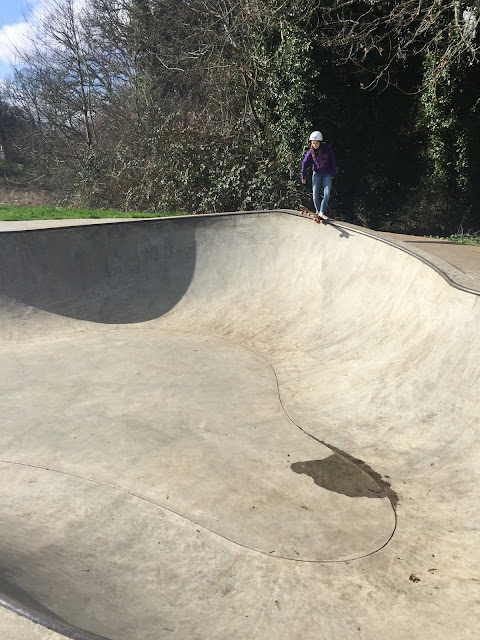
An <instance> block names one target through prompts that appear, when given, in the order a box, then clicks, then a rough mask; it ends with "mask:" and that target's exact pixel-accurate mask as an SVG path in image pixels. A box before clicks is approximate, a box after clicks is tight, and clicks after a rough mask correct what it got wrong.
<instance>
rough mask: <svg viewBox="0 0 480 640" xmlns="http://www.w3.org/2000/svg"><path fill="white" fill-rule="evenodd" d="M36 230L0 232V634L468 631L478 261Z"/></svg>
mask: <svg viewBox="0 0 480 640" xmlns="http://www.w3.org/2000/svg"><path fill="white" fill-rule="evenodd" d="M12 224H14V223H12ZM67 224H69V225H70V222H68V223H67ZM32 226H34V227H38V228H30V229H27V228H24V229H23V230H14V229H19V227H18V225H17V226H16V227H15V226H10V227H8V226H7V227H5V226H4V227H3V229H4V231H3V232H2V233H0V263H1V264H0V328H1V331H0V340H1V344H0V357H1V371H2V376H1V379H0V411H1V415H2V430H1V432H0V474H1V476H0V477H1V478H2V482H0V513H1V519H0V589H1V592H2V593H1V595H0V603H2V604H3V605H4V606H5V607H6V608H3V609H0V637H1V638H2V640H30V639H32V640H34V639H37V638H41V639H42V640H46V639H48V640H53V639H58V638H60V637H63V636H65V635H66V636H69V637H72V638H76V639H77V640H83V639H85V640H86V639H93V638H108V639H111V640H127V639H128V640H163V639H164V638H168V639H172V640H225V639H227V638H228V639H231V640H245V639H247V638H258V639H261V640H310V639H311V640H323V639H325V640H350V639H353V638H355V639H357V638H358V639H365V640H367V639H368V640H377V639H378V640H384V639H385V638H388V639H391V640H403V639H405V640H406V639H407V638H408V640H412V638H422V640H423V639H427V640H428V639H430V638H432V639H433V638H435V639H438V638H445V639H447V638H448V639H449V640H450V639H454V640H457V639H458V640H464V639H465V640H466V639H468V638H472V639H473V638H477V637H478V629H479V628H480V575H479V573H478V565H479V559H480V557H479V556H480V552H479V545H478V541H479V535H478V534H479V524H480V518H479V516H478V514H477V506H478V499H479V482H478V481H479V478H478V476H479V469H480V447H479V441H480V437H479V423H480V422H479V418H480V403H479V392H478V383H479V373H480V295H478V293H477V291H480V286H479V282H480V279H478V280H477V279H476V276H475V272H476V270H477V269H478V271H479V272H480V269H479V268H478V266H479V265H480V260H479V262H478V264H477V263H476V259H477V257H478V258H480V256H479V254H478V253H476V252H473V254H472V257H471V258H469V259H468V265H469V266H468V268H466V267H465V265H462V266H461V267H460V268H457V267H456V266H455V259H454V258H452V259H451V260H448V256H447V257H446V258H445V257H443V258H442V257H439V256H438V255H436V256H434V255H433V254H429V253H428V250H425V249H424V248H420V249H419V248H418V247H416V246H412V244H411V243H410V244H406V243H404V242H402V240H401V239H398V238H395V237H392V236H390V237H385V236H382V235H381V234H376V233H373V232H369V231H368V230H365V229H359V228H357V227H354V226H352V225H346V224H338V225H326V226H325V225H317V224H314V222H313V221H312V220H311V219H308V218H303V217H300V216H296V215H292V214H291V213H290V212H267V213H261V212H259V213H249V214H247V213H246V214H225V215H212V216H195V217H186V218H170V219H159V220H140V221H138V220H137V221H132V222H126V221H122V222H118V223H109V224H102V223H98V221H96V224H93V225H71V226H67V227H62V226H57V227H56V228H45V225H40V224H39V225H32ZM5 229H7V230H5ZM460 249H463V247H460ZM446 260H447V261H446ZM16 612H18V613H20V614H22V615H18V613H16ZM37 622H39V623H41V624H36V623H37ZM57 632H58V633H57Z"/></svg>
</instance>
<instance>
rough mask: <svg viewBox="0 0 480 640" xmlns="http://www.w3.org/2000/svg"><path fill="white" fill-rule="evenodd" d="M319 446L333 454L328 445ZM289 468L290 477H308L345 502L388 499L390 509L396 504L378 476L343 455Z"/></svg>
mask: <svg viewBox="0 0 480 640" xmlns="http://www.w3.org/2000/svg"><path fill="white" fill-rule="evenodd" d="M323 444H325V446H328V447H329V448H330V449H332V450H334V448H333V447H332V446H331V445H327V444H326V443H323ZM290 468H291V469H292V471H293V472H294V473H298V474H305V475H307V476H309V477H310V478H312V480H313V481H314V482H315V484H316V485H317V486H319V487H322V488H323V489H326V490H327V491H333V492H335V493H340V494H343V495H345V496H348V497H349V498H388V499H389V500H390V502H391V504H392V507H393V508H394V509H395V507H396V505H397V503H398V498H397V495H396V493H395V492H394V491H393V490H392V489H391V487H390V485H389V484H388V483H387V482H385V481H384V480H383V479H382V478H381V476H380V475H379V474H378V473H376V472H374V471H373V470H372V469H370V468H369V467H368V465H366V464H365V463H364V462H363V461H362V460H357V459H356V458H352V456H349V455H348V454H344V453H343V452H341V454H340V452H338V453H337V452H335V451H334V453H333V454H332V455H331V456H328V457H327V458H324V459H323V460H305V461H300V462H294V463H293V464H292V465H291V466H290Z"/></svg>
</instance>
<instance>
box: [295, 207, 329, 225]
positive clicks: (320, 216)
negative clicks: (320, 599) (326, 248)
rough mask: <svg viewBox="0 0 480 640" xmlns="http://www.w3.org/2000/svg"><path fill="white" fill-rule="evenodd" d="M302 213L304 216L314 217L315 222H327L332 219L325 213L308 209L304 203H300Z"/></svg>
mask: <svg viewBox="0 0 480 640" xmlns="http://www.w3.org/2000/svg"><path fill="white" fill-rule="evenodd" d="M300 213H301V215H302V216H311V217H313V219H314V220H315V222H318V223H320V224H327V222H328V221H329V220H330V218H328V217H327V216H326V215H325V214H324V213H315V211H310V209H307V207H304V206H303V205H300Z"/></svg>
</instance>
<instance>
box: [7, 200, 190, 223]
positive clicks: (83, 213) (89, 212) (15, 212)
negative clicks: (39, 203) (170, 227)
mask: <svg viewBox="0 0 480 640" xmlns="http://www.w3.org/2000/svg"><path fill="white" fill-rule="evenodd" d="M182 215H188V214H186V213H181V212H173V213H143V212H139V211H128V212H125V211H116V210H115V209H109V210H103V209H102V210H95V209H70V208H69V207H23V206H16V205H9V204H3V205H0V220H5V221H22V220H65V219H67V220H68V219H70V220H71V219H76V218H97V219H100V218H160V217H165V216H182Z"/></svg>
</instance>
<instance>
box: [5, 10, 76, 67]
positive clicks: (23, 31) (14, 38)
mask: <svg viewBox="0 0 480 640" xmlns="http://www.w3.org/2000/svg"><path fill="white" fill-rule="evenodd" d="M59 4H60V5H61V4H62V3H61V2H58V0H36V1H35V2H31V3H29V5H28V6H29V11H30V13H29V15H28V16H27V17H26V19H25V20H23V21H21V22H17V23H16V24H7V25H4V26H3V27H2V28H1V29H0V63H2V62H3V63H4V64H9V65H11V64H15V62H16V61H18V60H17V55H18V52H22V51H27V50H28V49H29V48H30V49H31V46H30V44H31V42H32V41H33V40H34V39H35V33H36V30H37V28H38V26H39V25H41V24H42V23H43V22H45V19H46V18H47V16H48V15H49V13H50V12H51V11H52V10H54V9H55V8H57V7H58V6H59ZM86 4H87V3H86V0H73V6H74V9H75V10H76V11H78V10H80V9H82V8H83V7H85V5H86Z"/></svg>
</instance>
